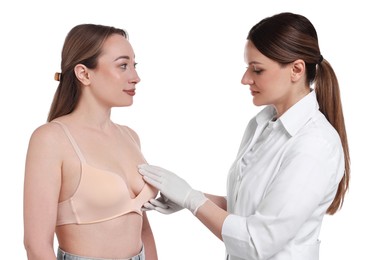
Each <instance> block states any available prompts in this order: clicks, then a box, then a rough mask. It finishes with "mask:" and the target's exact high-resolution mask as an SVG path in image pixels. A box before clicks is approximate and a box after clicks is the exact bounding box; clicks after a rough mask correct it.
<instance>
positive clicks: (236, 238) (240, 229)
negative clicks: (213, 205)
mask: <svg viewBox="0 0 375 260" xmlns="http://www.w3.org/2000/svg"><path fill="white" fill-rule="evenodd" d="M246 223H247V221H246V218H244V217H240V216H237V215H233V214H230V215H228V216H227V217H226V218H225V220H224V223H223V228H222V231H221V235H222V238H223V242H224V244H225V247H226V251H227V253H228V254H229V255H233V256H237V257H241V258H244V259H247V258H248V256H249V255H252V253H251V252H254V246H253V244H252V241H251V237H250V234H249V232H248V227H247V224H246Z"/></svg>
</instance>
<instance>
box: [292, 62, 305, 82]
mask: <svg viewBox="0 0 375 260" xmlns="http://www.w3.org/2000/svg"><path fill="white" fill-rule="evenodd" d="M305 70H306V66H305V62H304V61H303V60H301V59H298V60H295V61H294V62H293V63H292V68H291V73H292V74H291V79H292V81H293V82H296V81H298V80H300V79H301V77H303V76H304V75H305Z"/></svg>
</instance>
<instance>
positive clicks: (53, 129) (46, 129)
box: [30, 122, 64, 144]
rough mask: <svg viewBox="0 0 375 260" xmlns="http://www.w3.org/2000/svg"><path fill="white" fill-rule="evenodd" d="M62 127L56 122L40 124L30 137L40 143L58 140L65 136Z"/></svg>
mask: <svg viewBox="0 0 375 260" xmlns="http://www.w3.org/2000/svg"><path fill="white" fill-rule="evenodd" d="M63 135H64V134H63V131H62V129H61V127H60V126H59V125H58V124H57V123H55V122H47V123H44V124H42V125H40V126H38V127H37V128H36V129H35V130H34V131H33V132H32V134H31V137H30V139H31V140H33V141H37V142H40V143H44V142H48V143H49V144H50V143H51V142H58V141H59V140H60V141H61V138H62V137H63Z"/></svg>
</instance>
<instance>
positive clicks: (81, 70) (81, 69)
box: [74, 64, 91, 86]
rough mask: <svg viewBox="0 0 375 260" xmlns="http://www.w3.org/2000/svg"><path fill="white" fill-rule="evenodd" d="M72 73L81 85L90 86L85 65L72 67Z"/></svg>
mask: <svg viewBox="0 0 375 260" xmlns="http://www.w3.org/2000/svg"><path fill="white" fill-rule="evenodd" d="M74 73H75V74H76V77H77V79H78V80H79V81H80V82H81V83H82V85H84V86H87V85H89V84H90V82H91V81H90V77H89V70H88V68H87V67H86V66H85V65H83V64H77V65H76V66H75V67H74Z"/></svg>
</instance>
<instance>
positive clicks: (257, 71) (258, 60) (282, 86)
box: [241, 41, 292, 113]
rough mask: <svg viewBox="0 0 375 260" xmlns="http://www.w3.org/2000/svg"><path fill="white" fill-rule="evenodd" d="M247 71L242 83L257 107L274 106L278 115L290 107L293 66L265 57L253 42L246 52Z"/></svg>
mask: <svg viewBox="0 0 375 260" xmlns="http://www.w3.org/2000/svg"><path fill="white" fill-rule="evenodd" d="M244 58H245V63H246V64H247V69H246V71H245V73H244V75H243V77H242V80H241V83H242V84H244V85H248V86H249V88H250V92H251V95H252V96H253V103H254V105H256V106H262V105H273V106H275V108H276V110H277V111H278V113H280V112H281V111H282V110H283V108H285V107H288V106H289V105H288V104H289V103H290V98H291V97H290V96H291V90H292V84H291V83H292V82H291V72H292V68H291V67H292V65H290V64H288V65H283V66H281V64H279V63H278V62H276V61H274V60H271V59H269V58H268V57H266V56H264V55H263V54H262V53H261V52H260V51H258V49H257V48H256V47H255V46H254V44H253V43H252V42H251V41H247V43H246V46H245V52H244Z"/></svg>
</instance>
